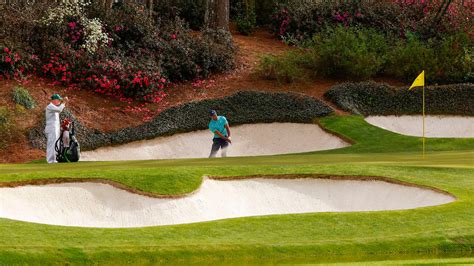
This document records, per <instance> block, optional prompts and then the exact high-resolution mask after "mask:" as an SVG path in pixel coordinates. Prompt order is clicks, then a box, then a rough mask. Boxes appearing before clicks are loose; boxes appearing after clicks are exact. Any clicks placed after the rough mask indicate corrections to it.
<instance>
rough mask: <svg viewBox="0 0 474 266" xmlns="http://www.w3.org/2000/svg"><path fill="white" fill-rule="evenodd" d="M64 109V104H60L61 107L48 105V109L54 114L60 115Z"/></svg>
mask: <svg viewBox="0 0 474 266" xmlns="http://www.w3.org/2000/svg"><path fill="white" fill-rule="evenodd" d="M64 107H66V106H65V105H64V103H62V104H61V105H59V106H55V105H48V109H49V110H51V111H53V112H56V113H61V112H62V111H63V110H64Z"/></svg>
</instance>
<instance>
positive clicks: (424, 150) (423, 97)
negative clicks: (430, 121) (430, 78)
mask: <svg viewBox="0 0 474 266" xmlns="http://www.w3.org/2000/svg"><path fill="white" fill-rule="evenodd" d="M424 158H425V85H423V159H424Z"/></svg>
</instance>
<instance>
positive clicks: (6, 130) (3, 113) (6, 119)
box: [0, 106, 14, 149]
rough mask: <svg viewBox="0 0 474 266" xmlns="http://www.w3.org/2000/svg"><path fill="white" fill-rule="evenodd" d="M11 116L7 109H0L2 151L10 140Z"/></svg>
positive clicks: (0, 142)
mask: <svg viewBox="0 0 474 266" xmlns="http://www.w3.org/2000/svg"><path fill="white" fill-rule="evenodd" d="M13 126H14V125H13V122H12V114H11V112H10V110H8V108H7V107H3V106H2V107H0V149H4V148H5V147H6V146H7V145H8V144H9V143H10V141H11V140H12V130H13Z"/></svg>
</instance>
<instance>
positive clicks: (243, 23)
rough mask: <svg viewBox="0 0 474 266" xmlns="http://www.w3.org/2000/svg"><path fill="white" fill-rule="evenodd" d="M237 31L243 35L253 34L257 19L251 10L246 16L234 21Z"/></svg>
mask: <svg viewBox="0 0 474 266" xmlns="http://www.w3.org/2000/svg"><path fill="white" fill-rule="evenodd" d="M236 25H237V31H238V32H239V33H241V34H243V35H250V34H252V32H254V30H255V27H256V25H257V17H256V15H255V12H254V11H253V10H249V11H248V12H247V14H245V15H241V16H239V17H238V18H237V20H236Z"/></svg>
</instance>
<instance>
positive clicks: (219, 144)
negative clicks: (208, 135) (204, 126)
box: [209, 138, 229, 158]
mask: <svg viewBox="0 0 474 266" xmlns="http://www.w3.org/2000/svg"><path fill="white" fill-rule="evenodd" d="M228 146H229V142H227V141H226V140H223V139H221V138H214V139H213V140H212V148H211V154H210V155H209V158H214V157H216V155H217V152H218V151H219V149H222V157H226V156H227V147H228Z"/></svg>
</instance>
